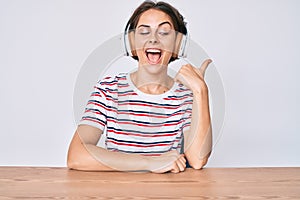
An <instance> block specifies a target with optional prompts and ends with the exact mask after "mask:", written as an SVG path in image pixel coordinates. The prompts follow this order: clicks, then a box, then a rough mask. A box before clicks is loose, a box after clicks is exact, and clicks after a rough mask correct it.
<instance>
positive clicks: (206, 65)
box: [200, 59, 212, 77]
mask: <svg viewBox="0 0 300 200" xmlns="http://www.w3.org/2000/svg"><path fill="white" fill-rule="evenodd" d="M211 62H212V60H211V59H206V60H205V61H204V62H203V63H202V65H201V67H200V72H201V74H202V76H203V77H204V75H205V71H206V69H207V67H208V65H209V64H210V63H211Z"/></svg>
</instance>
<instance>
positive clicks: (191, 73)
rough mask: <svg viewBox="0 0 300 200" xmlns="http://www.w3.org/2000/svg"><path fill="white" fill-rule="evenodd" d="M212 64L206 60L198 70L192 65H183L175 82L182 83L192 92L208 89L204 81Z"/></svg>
mask: <svg viewBox="0 0 300 200" xmlns="http://www.w3.org/2000/svg"><path fill="white" fill-rule="evenodd" d="M211 62H212V61H211V59H207V60H205V61H204V62H203V63H202V65H201V67H200V68H196V67H194V66H192V65H191V64H186V65H183V66H182V67H181V68H180V70H179V71H178V73H177V74H176V76H175V78H174V80H175V81H177V82H180V83H182V84H183V85H184V86H186V87H187V88H189V89H190V90H192V91H197V90H199V89H200V90H201V89H202V88H207V86H206V83H205V81H204V75H205V71H206V69H207V67H208V65H209V64H210V63H211Z"/></svg>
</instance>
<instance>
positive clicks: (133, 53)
mask: <svg viewBox="0 0 300 200" xmlns="http://www.w3.org/2000/svg"><path fill="white" fill-rule="evenodd" d="M128 41H129V45H130V52H131V56H137V53H136V48H135V42H134V31H129V33H128Z"/></svg>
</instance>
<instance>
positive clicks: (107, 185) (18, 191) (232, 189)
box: [0, 167, 300, 200]
mask: <svg viewBox="0 0 300 200" xmlns="http://www.w3.org/2000/svg"><path fill="white" fill-rule="evenodd" d="M0 199H156V200H159V199H300V168H208V169H203V170H200V171H198V170H193V169H187V170H186V171H185V172H183V173H179V174H171V173H166V174H152V173H125V172H82V171H74V170H68V169H66V168H41V167H0Z"/></svg>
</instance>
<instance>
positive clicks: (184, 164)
mask: <svg viewBox="0 0 300 200" xmlns="http://www.w3.org/2000/svg"><path fill="white" fill-rule="evenodd" d="M178 162H180V163H181V165H182V167H183V168H184V169H185V168H186V161H185V159H182V158H180V159H178Z"/></svg>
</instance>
